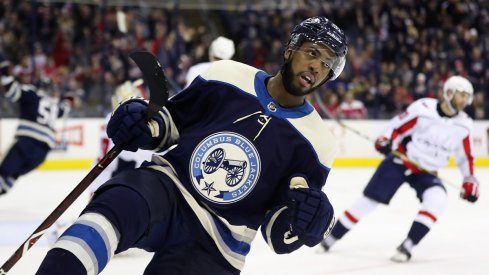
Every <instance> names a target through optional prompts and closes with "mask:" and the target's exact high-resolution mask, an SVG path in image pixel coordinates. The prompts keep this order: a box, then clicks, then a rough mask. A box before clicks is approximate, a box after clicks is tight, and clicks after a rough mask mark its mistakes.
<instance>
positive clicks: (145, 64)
mask: <svg viewBox="0 0 489 275" xmlns="http://www.w3.org/2000/svg"><path fill="white" fill-rule="evenodd" d="M129 56H130V57H131V59H132V60H134V62H135V63H136V64H137V65H138V67H139V69H140V70H141V72H142V74H143V78H144V80H145V81H146V84H147V85H148V88H149V92H150V99H149V105H148V108H147V109H146V111H145V118H146V120H147V121H149V119H150V118H151V117H152V116H153V115H155V114H156V113H157V112H158V111H159V110H160V108H161V107H162V106H164V105H165V104H166V102H167V100H168V88H167V83H166V77H165V75H164V74H163V69H162V68H161V65H160V63H159V62H158V60H157V59H156V57H155V56H154V55H152V54H151V53H149V52H147V51H136V52H133V53H131V54H130V55H129ZM121 151H122V149H121V148H119V147H113V148H112V149H110V151H109V152H108V153H107V154H106V155H105V156H104V157H103V158H102V160H100V162H99V163H98V164H97V165H96V166H95V167H94V168H93V169H92V170H90V172H89V173H88V174H87V175H86V176H85V178H83V179H82V180H81V181H80V183H79V184H78V185H77V186H76V187H75V188H74V189H73V191H71V193H70V194H68V196H67V197H66V198H65V199H64V200H63V201H62V202H61V203H60V204H59V205H58V206H57V207H56V209H54V211H53V212H51V214H49V216H48V217H47V218H46V219H45V220H44V221H43V222H42V223H41V225H39V227H38V228H37V229H36V230H35V231H34V233H32V234H31V235H30V236H29V237H28V238H27V240H26V241H25V242H24V243H23V244H22V245H21V246H20V247H19V248H18V249H17V250H16V251H15V253H14V254H13V255H12V256H10V258H9V259H8V260H7V261H6V262H5V263H4V264H3V265H2V267H1V268H0V275H4V274H7V272H8V271H9V270H10V269H11V268H12V267H13V266H14V265H15V264H16V263H17V261H19V260H20V258H22V256H23V255H24V253H26V252H27V250H29V249H30V248H31V247H32V246H33V245H34V244H35V243H36V242H37V240H38V239H39V238H40V237H41V236H42V235H43V234H44V233H45V232H46V230H47V229H48V228H49V227H50V226H51V225H53V224H54V223H55V222H56V220H57V219H58V218H59V217H60V216H61V215H62V214H63V213H64V212H65V211H66V209H67V208H68V207H69V206H70V205H71V204H72V203H73V202H74V201H75V200H76V199H77V198H78V197H79V196H80V195H81V194H82V193H83V191H84V190H85V189H86V188H87V187H88V186H89V185H90V184H91V183H92V182H93V181H94V180H95V178H96V177H97V176H98V175H99V174H100V173H101V172H102V171H103V170H104V169H105V168H106V167H107V166H108V165H109V164H110V163H111V162H112V160H114V159H115V158H116V157H117V156H118V155H119V153H120V152H121Z"/></svg>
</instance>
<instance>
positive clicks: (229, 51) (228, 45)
mask: <svg viewBox="0 0 489 275" xmlns="http://www.w3.org/2000/svg"><path fill="white" fill-rule="evenodd" d="M233 55H234V42H233V40H231V39H229V38H226V37H224V36H219V37H218V38H216V39H214V41H212V43H211V45H210V47H209V59H211V60H212V59H215V58H217V59H231V58H232V57H233Z"/></svg>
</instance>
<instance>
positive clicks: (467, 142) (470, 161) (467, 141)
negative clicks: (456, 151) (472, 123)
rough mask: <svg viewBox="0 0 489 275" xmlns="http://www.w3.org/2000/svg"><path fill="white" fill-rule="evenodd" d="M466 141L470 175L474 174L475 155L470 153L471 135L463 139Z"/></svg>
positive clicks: (465, 149) (465, 146) (465, 147)
mask: <svg viewBox="0 0 489 275" xmlns="http://www.w3.org/2000/svg"><path fill="white" fill-rule="evenodd" d="M463 143H464V152H465V156H466V157H467V160H468V161H469V172H470V175H471V176H472V175H474V157H473V156H472V154H471V153H470V139H469V136H466V137H465V138H464V140H463Z"/></svg>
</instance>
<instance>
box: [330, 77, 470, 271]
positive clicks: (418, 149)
mask: <svg viewBox="0 0 489 275" xmlns="http://www.w3.org/2000/svg"><path fill="white" fill-rule="evenodd" d="M472 96H473V88H472V84H471V83H470V82H469V81H468V80H467V79H466V78H464V77H461V76H452V77H450V78H449V79H448V80H447V81H446V82H445V83H444V86H443V99H444V100H442V101H438V100H436V99H432V98H423V99H419V100H417V101H415V102H414V103H412V104H411V105H410V106H409V107H408V109H407V110H406V111H405V112H403V113H401V114H400V115H398V116H396V117H395V118H393V119H392V121H391V122H390V125H389V127H388V129H387V131H386V132H385V133H384V134H383V135H382V136H380V137H379V138H378V139H377V141H376V143H375V149H377V150H378V151H379V152H380V153H382V154H384V155H386V158H385V159H384V160H383V161H382V162H381V164H380V165H379V167H378V168H377V170H376V171H375V173H374V175H373V176H372V178H371V179H370V181H369V183H368V184H367V186H366V187H365V189H364V191H363V195H362V196H360V197H359V198H358V199H357V200H356V201H355V202H354V203H353V204H352V206H351V207H350V208H348V209H347V210H346V211H344V212H343V214H342V215H341V216H340V217H339V218H338V222H337V223H336V225H335V226H334V228H333V231H332V233H331V235H330V236H329V237H327V238H326V239H325V240H323V241H322V242H321V245H322V247H323V248H324V249H325V250H326V251H328V250H329V249H330V248H331V246H332V245H333V244H334V243H335V242H336V241H337V240H339V239H341V238H342V237H343V236H344V235H345V234H346V233H347V232H348V231H349V230H351V229H352V228H353V227H354V226H355V225H356V224H357V223H358V222H359V221H360V220H361V219H362V218H363V217H365V216H366V215H367V214H369V213H370V212H372V211H373V210H374V209H375V208H376V207H377V206H378V205H379V204H380V203H383V204H389V201H390V200H391V198H392V197H393V196H394V194H395V193H396V191H397V190H398V189H399V187H400V186H401V184H402V183H404V182H407V183H408V184H409V186H411V188H413V189H414V190H415V191H416V195H417V197H418V199H419V200H420V201H421V207H420V210H419V212H418V214H417V215H416V217H415V218H414V221H413V223H412V225H411V229H410V230H409V232H408V234H407V237H406V239H405V240H404V241H403V242H402V243H401V245H400V246H399V247H398V248H397V251H396V253H395V254H394V255H393V256H392V257H391V260H392V261H395V262H406V261H409V259H410V258H411V251H412V249H413V248H414V247H415V246H416V245H417V244H418V243H419V242H420V241H421V240H422V239H423V238H424V237H425V236H426V234H428V232H429V231H430V229H431V227H432V226H433V225H434V224H435V222H436V221H437V219H438V218H439V217H440V215H441V214H442V212H443V211H444V210H445V207H446V203H447V194H446V190H445V187H444V186H443V183H442V181H441V180H440V179H439V178H438V177H437V176H435V175H436V173H437V170H439V169H440V168H442V167H444V166H446V165H447V163H448V159H449V157H450V155H452V154H455V157H456V163H457V165H458V167H459V169H460V171H461V172H462V175H463V177H464V178H463V182H462V189H461V193H460V197H461V198H462V199H464V200H468V201H469V202H475V201H477V199H478V198H479V182H478V181H477V179H476V178H475V176H474V162H473V157H472V152H471V128H472V120H471V119H470V118H469V117H468V116H467V115H466V114H465V113H464V111H463V109H464V108H465V107H466V106H467V105H469V104H471V102H472ZM392 148H395V149H396V150H397V151H398V152H400V153H402V154H405V156H407V159H406V158H404V157H402V158H403V159H400V158H398V157H395V156H394V155H393V154H392V153H391V150H392ZM401 156H403V155H401ZM409 160H411V162H409ZM414 163H416V165H418V166H416V165H414ZM421 167H422V169H426V170H424V172H423V171H422V170H420V168H421ZM428 171H431V173H428Z"/></svg>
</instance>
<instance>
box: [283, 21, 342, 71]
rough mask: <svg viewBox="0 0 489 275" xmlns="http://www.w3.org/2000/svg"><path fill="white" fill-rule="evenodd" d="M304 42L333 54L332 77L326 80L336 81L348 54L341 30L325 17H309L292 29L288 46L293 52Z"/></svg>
mask: <svg viewBox="0 0 489 275" xmlns="http://www.w3.org/2000/svg"><path fill="white" fill-rule="evenodd" d="M304 41H309V42H312V43H316V44H322V45H324V46H326V47H328V48H329V49H330V50H332V51H333V52H334V53H335V55H336V58H335V59H334V60H332V61H331V64H330V65H329V67H330V69H331V71H332V76H331V77H330V78H329V79H328V80H333V79H336V78H337V77H338V76H339V75H340V74H341V72H342V71H343V68H344V67H345V62H346V53H347V52H348V43H347V41H346V35H345V33H344V32H343V30H341V29H340V28H339V27H338V26H336V24H334V23H333V22H331V21H330V20H328V19H327V18H325V17H321V16H317V17H311V18H308V19H306V20H304V21H302V22H301V23H299V24H298V25H297V26H295V27H294V29H293V30H292V32H291V34H290V39H289V43H288V46H289V47H290V48H292V49H294V50H295V49H298V48H299V47H300V46H301V45H302V43H304Z"/></svg>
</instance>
